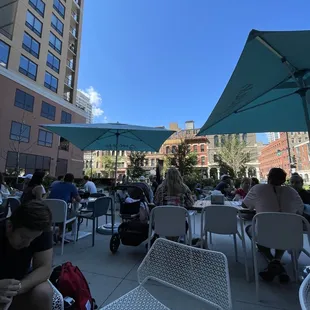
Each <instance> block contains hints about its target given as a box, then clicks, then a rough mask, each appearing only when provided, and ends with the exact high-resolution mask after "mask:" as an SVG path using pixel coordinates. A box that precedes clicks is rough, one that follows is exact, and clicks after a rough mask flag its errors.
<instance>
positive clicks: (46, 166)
mask: <svg viewBox="0 0 310 310" xmlns="http://www.w3.org/2000/svg"><path fill="white" fill-rule="evenodd" d="M50 165H51V158H50V157H47V156H40V155H32V154H25V153H20V154H19V167H20V168H21V169H24V170H25V173H26V174H28V173H34V172H35V171H36V170H43V171H50ZM17 166H18V153H17V152H11V151H9V152H8V153H7V157H6V172H8V173H9V172H11V171H16V167H17Z"/></svg>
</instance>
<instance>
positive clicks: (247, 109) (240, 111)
mask: <svg viewBox="0 0 310 310" xmlns="http://www.w3.org/2000/svg"><path fill="white" fill-rule="evenodd" d="M296 93H297V92H293V93H291V94H288V95H284V96H282V97H279V98H276V99H272V100H268V101H265V102H262V103H260V104H257V105H256V106H254V107H249V108H245V109H243V110H242V108H241V109H240V110H237V111H235V113H242V112H245V111H249V110H252V109H255V108H258V107H261V106H263V105H265V104H268V103H271V102H275V101H277V100H279V99H284V98H286V97H289V96H292V95H294V94H296Z"/></svg>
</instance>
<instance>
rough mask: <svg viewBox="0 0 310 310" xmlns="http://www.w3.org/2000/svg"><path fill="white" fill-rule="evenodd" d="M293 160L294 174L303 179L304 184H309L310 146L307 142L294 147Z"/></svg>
mask: <svg viewBox="0 0 310 310" xmlns="http://www.w3.org/2000/svg"><path fill="white" fill-rule="evenodd" d="M294 151H295V152H294V160H295V163H296V172H298V173H299V174H300V175H301V176H302V177H303V179H304V182H305V183H309V182H310V144H309V141H307V142H302V143H300V144H297V145H295V146H294Z"/></svg>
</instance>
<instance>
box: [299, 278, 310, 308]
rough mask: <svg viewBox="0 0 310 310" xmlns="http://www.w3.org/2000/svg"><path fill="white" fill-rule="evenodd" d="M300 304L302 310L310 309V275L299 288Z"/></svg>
mask: <svg viewBox="0 0 310 310" xmlns="http://www.w3.org/2000/svg"><path fill="white" fill-rule="evenodd" d="M299 303H300V306H301V309H302V310H309V309H310V274H308V275H307V277H306V278H305V279H304V281H303V282H302V284H301V286H300V288H299Z"/></svg>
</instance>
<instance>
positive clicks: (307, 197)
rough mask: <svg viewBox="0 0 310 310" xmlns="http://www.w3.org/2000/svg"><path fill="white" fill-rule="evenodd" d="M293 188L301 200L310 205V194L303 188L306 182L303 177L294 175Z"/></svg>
mask: <svg viewBox="0 0 310 310" xmlns="http://www.w3.org/2000/svg"><path fill="white" fill-rule="evenodd" d="M290 183H291V186H292V187H293V188H294V189H295V190H296V191H297V193H298V194H299V196H300V198H301V200H302V201H303V203H304V204H310V192H308V191H306V190H305V189H304V188H303V186H304V180H303V179H302V177H301V176H300V175H299V174H297V173H295V174H293V175H292V177H291V179H290Z"/></svg>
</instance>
